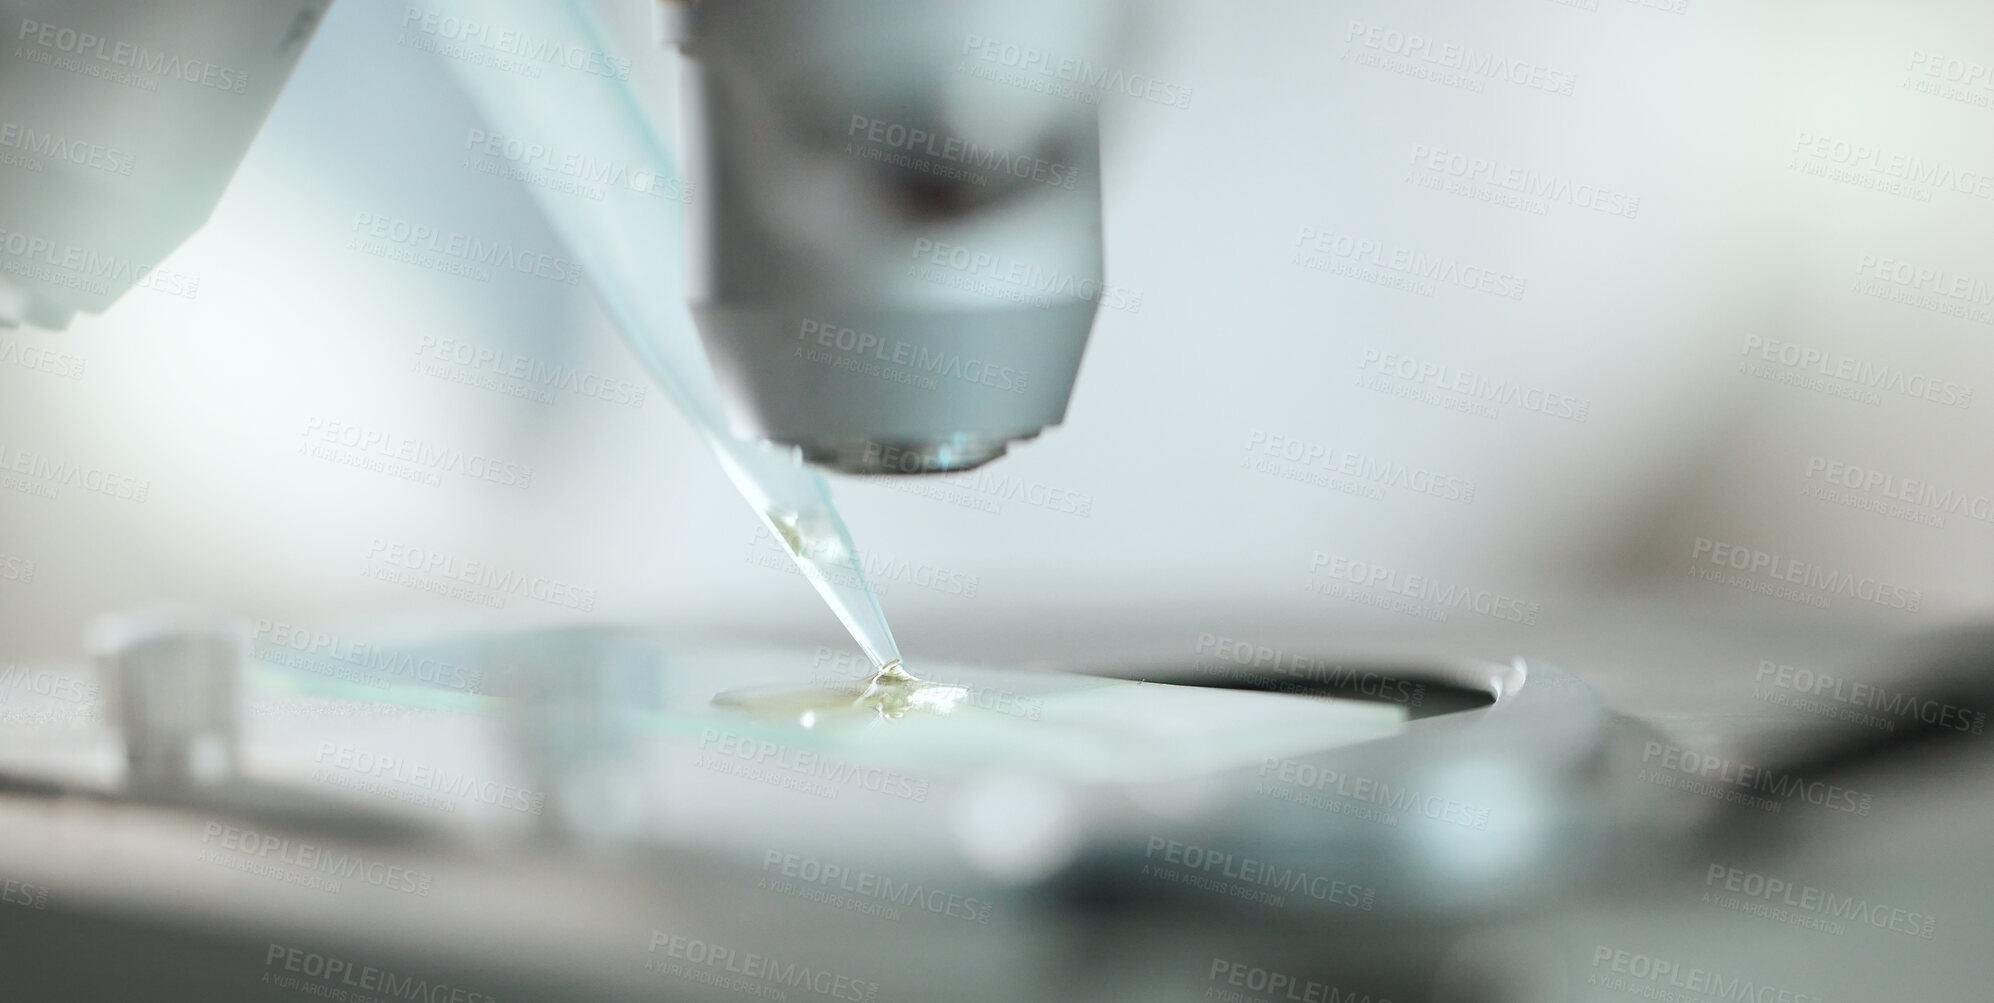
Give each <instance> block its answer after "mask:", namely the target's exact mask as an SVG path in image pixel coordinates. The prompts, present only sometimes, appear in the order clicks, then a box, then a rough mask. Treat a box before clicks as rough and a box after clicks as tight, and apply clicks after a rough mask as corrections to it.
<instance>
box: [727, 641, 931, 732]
mask: <svg viewBox="0 0 1994 1003" xmlns="http://www.w3.org/2000/svg"><path fill="white" fill-rule="evenodd" d="M968 698H969V691H968V690H966V689H964V688H963V687H960V686H951V685H949V684H947V683H931V682H928V681H926V680H923V679H919V678H917V677H915V676H914V674H913V673H910V672H908V671H907V670H906V669H905V668H904V667H902V666H901V664H900V660H899V659H897V658H896V659H894V660H892V661H890V662H887V663H886V664H885V665H884V666H881V667H880V670H879V671H878V672H876V673H874V674H873V676H872V678H871V679H868V680H865V681H864V682H858V681H853V682H852V683H850V684H847V685H836V686H797V687H776V688H770V689H758V690H736V691H734V692H732V693H722V694H720V695H719V696H717V697H714V698H713V703H714V704H715V705H716V706H720V707H731V708H734V709H737V710H744V711H747V712H748V713H750V714H754V715H756V716H758V717H787V718H792V719H794V720H795V721H796V722H797V723H798V724H801V725H802V726H804V727H805V728H809V727H814V726H815V725H817V724H818V723H820V722H826V721H829V720H834V719H845V720H852V719H860V720H875V721H876V720H880V719H882V718H883V719H886V720H889V721H897V720H900V719H901V718H904V717H907V716H909V715H913V716H916V717H927V716H935V717H942V716H946V715H949V714H953V713H955V712H956V711H957V710H959V709H960V708H961V707H962V706H963V705H964V703H965V702H966V701H967V700H968Z"/></svg>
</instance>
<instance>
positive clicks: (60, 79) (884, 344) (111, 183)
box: [0, 0, 1116, 474]
mask: <svg viewBox="0 0 1994 1003" xmlns="http://www.w3.org/2000/svg"><path fill="white" fill-rule="evenodd" d="M330 2H331V0H276V2H267V3H254V4H240V3H233V2H228V0H176V2H168V3H156V4H146V5H142V6H135V5H132V4H129V3H125V2H121V0H5V2H4V4H0V10H4V11H5V13H6V15H7V22H6V31H7V32H8V35H9V38H8V44H9V46H10V47H11V48H12V49H13V53H14V54H13V56H12V58H6V59H0V156H6V157H9V158H12V159H11V160H10V161H9V162H10V163H12V164H13V166H16V167H18V168H20V169H19V170H17V171H13V172H10V175H11V176H10V177H8V179H7V183H6V184H5V185H4V186H0V324H4V325H7V326H13V325H17V324H21V323H29V324H33V325H35V326H37V327H42V328H47V329H51V330H60V329H63V328H65V327H67V326H68V324H69V322H70V320H71V319H72V318H73V317H74V316H75V314H76V313H77V312H78V311H79V310H80V311H86V312H93V313H94V312H101V311H102V310H104V309H106V308H108V307H109V306H110V305H111V303H112V302H114V301H115V300H116V299H117V298H118V297H119V296H120V295H122V294H123V293H124V292H125V291H127V290H129V289H130V288H132V287H134V286H150V287H153V288H163V286H164V285H171V284H173V283H175V282H184V281H192V280H191V279H189V278H188V277H181V276H175V275H173V274H172V273H171V272H170V271H163V270H161V269H160V268H159V263H160V262H161V260H162V259H164V258H165V257H166V256H167V255H168V254H169V253H171V252H172V250H173V249H174V248H175V247H177V246H178V245H179V244H180V243H181V242H183V241H184V240H185V239H186V238H187V237H188V236H189V235H191V234H192V233H193V232H194V231H195V230H196V229H198V228H199V227H200V226H201V225H202V224H203V223H205V222H206V221H207V219H208V217H209V215H210V214H211V213H212V211H213V208H214V206H215V204H216V203H217V202H218V201H219V200H220V198H221V195H222V192H223V190H224V188H225V187H226V185H227V183H228V180H229V178H230V176H231V175H232V174H233V172H234V170H235V168H236V165H237V164H238V163H239V162H240V161H241V159H242V157H243V155H244V154H245V152H246V151H247V149H248V147H249V144H250V142H251V141H252V140H253V139H254V137H255V134H256V131H257V129H258V128H259V127H260V125H261V124H262V122H263V120H264V118H265V117H266V116H267V115H268V113H269V111H270V108H271V106H272V105H273V104H274V103H275V102H276V99H277V96H278V94H279V93H280V91H281V89H282V87H283V84H284V81H285V79H286V78H287V77H288V76H289V74H290V72H291V69H292V68H293V67H294V66H295V65H296V63H297V60H298V59H299V57H300V56H301V55H302V53H303V50H304V47H305V44H306V42H307V41H308V40H309V39H310V37H311V35H312V32H313V30H314V29H315V28H316V26H317V24H318V22H319V19H320V18H321V17H322V16H323V14H324V12H325V10H326V8H327V6H328V5H329V4H330ZM630 2H633V3H634V2H640V0H630ZM409 16H410V17H413V18H417V19H422V18H432V19H436V20H438V21H439V22H441V21H443V20H448V21H451V22H456V23H454V24H450V25H442V24H440V23H439V24H438V25H436V26H435V27H437V28H438V29H439V31H440V29H442V28H444V27H448V28H449V29H450V30H449V31H448V32H444V33H443V35H444V37H451V38H465V39H479V40H482V41H490V40H489V39H487V38H486V36H487V35H489V34H490V33H491V32H493V31H496V30H498V29H496V28H493V27H492V26H482V25H478V24H477V23H476V22H471V21H463V20H460V19H459V18H456V17H447V18H446V17H445V16H444V15H441V14H438V13H436V12H433V11H432V12H425V11H422V10H419V9H417V8H410V11H409ZM655 21H656V24H657V26H658V29H659V30H658V42H659V43H660V44H661V45H669V46H675V47H676V48H677V49H678V51H679V52H680V53H681V54H682V56H683V66H682V74H681V79H682V81H683V86H682V104H683V109H682V116H681V117H682V131H683V136H682V138H681V144H680V145H681V159H682V161H683V163H684V166H685V173H686V175H687V179H688V181H689V182H690V185H689V188H690V190H693V191H696V192H698V193H699V195H698V196H697V197H696V198H694V199H693V200H692V201H691V205H690V207H689V209H688V212H687V216H686V239H687V241H688V244H689V247H688V250H689V254H688V260H689V262H690V266H689V271H690V275H689V282H688V288H689V289H690V292H691V295H690V303H689V304H688V305H689V307H690V310H691V316H692V319H693V320H694V322H695V324H696V325H697V328H698V331H699V335H700V337H701V339H702V341H703V343H704V346H705V349H706V354H707V357H708V359H709V361H710V363H711V365H712V370H713V374H714V376H715V377H716V378H717V380H718V383H719V384H720V387H721V390H722V391H723V395H724V399H725V401H726V404H727V407H728V410H729V414H728V419H729V423H730V425H731V428H732V431H733V432H734V434H736V435H737V436H739V437H741V438H743V439H747V440H750V441H764V442H768V443H773V444H775V445H776V446H778V447H781V448H784V449H794V450H795V451H796V452H797V453H798V454H799V455H800V456H801V458H802V459H803V460H804V461H806V462H808V463H810V464H813V465H815V466H817V467H819V468H821V469H825V470H830V471H837V472H842V473H849V474H908V473H940V472H951V471H961V470H967V469H969V468H972V467H976V466H979V465H981V464H984V463H988V462H989V461H991V460H994V459H996V458H998V457H1000V456H1002V455H1004V453H1005V451H1006V450H1007V449H1008V448H1009V446H1010V445H1011V444H1012V443H1014V442H1019V441H1024V440H1029V439H1031V438H1034V437H1035V436H1037V435H1038V434H1039V433H1041V432H1042V431H1044V430H1045V429H1046V428H1048V427H1051V426H1054V425H1057V424H1059V423H1060V421H1061V420H1062V419H1063V418H1064V416H1065V411H1066V405H1067V400H1068V398H1069V396H1070V395H1071V393H1072V389H1073V382H1074V379H1075V376H1076V375H1077V373H1078V370H1079V365H1080V358H1081V354H1082V350H1083V348H1084V347H1085V345H1086V341H1087V335H1088V332H1089V329H1090V328H1091V326H1092V324H1093V320H1094V316H1095V313H1096V311H1097V309H1098V307H1099V306H1100V304H1101V301H1102V299H1103V298H1104V296H1109V295H1114V293H1113V292H1112V287H1110V286H1108V285H1107V284H1106V283H1105V282H1104V280H1103V274H1102V273H1103V266H1102V237H1101V232H1102V229H1101V171H1100V136H1099V124H1098V115H1097V112H1096V108H1095V106H1094V105H1093V104H1091V103H1088V102H1086V101H1076V100H1074V99H1073V98H1072V96H1071V95H1069V94H1062V93H1059V92H1057V91H1053V92H1048V91H1047V90H1045V89H1044V88H1043V83H1044V82H1045V81H1047V80H1054V81H1055V82H1056V78H1055V77H1051V76H1047V75H1045V74H1028V75H1011V76H1009V77H1005V78H1002V79H985V78H983V77H982V76H979V75H977V74H976V73H974V72H971V71H972V70H977V69H983V68H987V67H990V66H999V67H1001V65H1002V64H1001V61H1000V62H998V63H992V62H991V61H988V60H983V59H980V58H976V57H977V53H978V52H979V51H980V50H985V49H988V50H992V51H995V52H998V53H999V54H1000V55H1001V54H1004V53H1008V52H1016V53H1019V54H1020V57H1021V59H1022V58H1023V57H1024V56H1027V55H1029V56H1031V57H1032V59H1033V60H1035V61H1037V62H1041V63H1042V62H1043V61H1044V60H1046V59H1048V58H1051V59H1057V60H1061V61H1063V62H1064V64H1066V65H1069V66H1071V67H1085V66H1087V65H1091V64H1094V63H1099V62H1100V60H1101V58H1102V56H1101V53H1102V52H1103V51H1104V50H1105V48H1106V47H1107V46H1108V45H1109V44H1110V42H1111V41H1112V38H1113V36H1114V32H1115V28H1116V18H1115V10H1114V8H1113V7H1112V6H1110V5H1107V4H1093V3H1089V4H1069V3H1062V2H1059V0H1025V2H1005V3H997V2H992V0H949V2H944V3H929V4H920V5H909V4H905V3H895V2H891V0H855V2H849V3H839V4H806V3H795V2H793V0H704V2H689V0H657V9H656V11H655ZM140 40H143V41H140ZM509 44H510V43H509ZM518 44H527V45H530V44H533V43H532V42H531V41H530V40H529V41H527V42H524V43H518ZM51 68H55V69H60V70H66V71H67V72H48V71H49V70H50V69H51ZM90 85H95V86H90Z"/></svg>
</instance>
